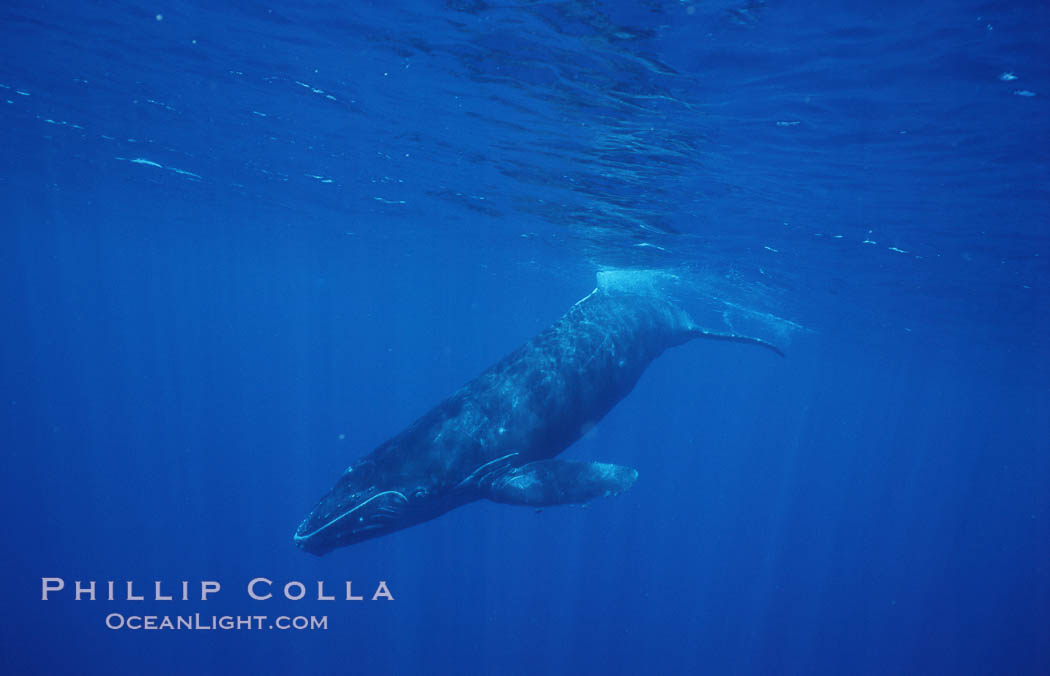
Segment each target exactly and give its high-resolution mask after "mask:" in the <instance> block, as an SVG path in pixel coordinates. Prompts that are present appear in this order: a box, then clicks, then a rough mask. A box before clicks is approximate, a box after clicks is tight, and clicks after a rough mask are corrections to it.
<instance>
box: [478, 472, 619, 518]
mask: <svg viewBox="0 0 1050 676" xmlns="http://www.w3.org/2000/svg"><path fill="white" fill-rule="evenodd" d="M637 478H638V472H637V471H636V470H634V469H631V468H630V467H623V466H622V465H610V464H608V463H604V462H569V461H566V460H538V461H536V462H530V463H528V464H527V465H522V466H521V467H515V468H512V469H509V470H507V471H506V472H503V473H501V474H500V475H498V476H496V477H494V478H493V479H492V480H491V481H490V482H488V485H487V486H486V487H485V488H484V496H485V497H486V498H488V499H489V500H492V501H493V502H503V503H506V504H510V505H531V506H533V507H540V506H546V505H571V504H582V503H584V502H588V501H590V500H592V499H594V498H600V497H604V496H610V495H619V494H620V493H623V492H624V491H626V490H627V489H628V488H630V487H631V486H632V485H634V482H635V480H636V479H637Z"/></svg>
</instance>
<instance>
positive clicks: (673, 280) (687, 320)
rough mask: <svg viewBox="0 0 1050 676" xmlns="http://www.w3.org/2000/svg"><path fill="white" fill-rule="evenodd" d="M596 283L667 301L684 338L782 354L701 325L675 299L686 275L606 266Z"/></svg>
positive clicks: (611, 291)
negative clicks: (739, 345) (676, 317)
mask: <svg viewBox="0 0 1050 676" xmlns="http://www.w3.org/2000/svg"><path fill="white" fill-rule="evenodd" d="M597 282H598V288H597V289H595V291H602V292H605V293H608V294H611V295H619V294H627V295H634V296H641V297H645V298H654V299H660V300H663V301H666V302H668V303H670V304H671V305H672V306H673V307H674V308H675V310H674V312H675V313H676V314H677V315H678V320H679V322H680V324H679V326H682V327H683V328H684V329H685V332H686V338H687V339H693V338H707V339H710V340H726V341H730V342H734V343H750V344H752V345H758V346H759V347H764V348H766V349H767V350H772V351H773V352H776V353H777V354H778V355H780V356H781V357H784V356H785V355H784V351H783V350H781V349H780V348H779V347H777V346H776V345H774V344H772V343H770V342H768V341H765V340H762V339H761V338H754V337H752V336H748V335H741V334H738V333H721V332H718V331H708V330H707V329H702V328H700V327H699V326H698V325H697V323H696V322H695V321H693V318H692V317H691V316H690V315H691V314H692V313H691V312H686V311H685V309H684V308H682V307H680V305H681V302H680V301H678V300H675V298H676V297H678V296H681V295H682V294H680V293H678V291H685V292H686V295H688V290H689V287H690V282H689V281H688V279H687V278H683V277H682V276H680V275H678V274H676V273H674V272H671V271H668V270H652V269H629V268H605V269H603V270H599V271H598V274H597ZM733 308H734V309H736V310H738V311H742V312H743V310H741V308H740V307H739V306H733ZM723 309H724V308H723ZM759 316H763V317H765V318H766V319H771V320H777V321H778V322H779V323H783V322H782V320H779V319H778V318H775V317H772V316H770V315H759ZM792 326H794V325H792Z"/></svg>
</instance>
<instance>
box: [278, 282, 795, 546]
mask: <svg viewBox="0 0 1050 676" xmlns="http://www.w3.org/2000/svg"><path fill="white" fill-rule="evenodd" d="M694 338H710V339H716V340H730V341H736V342H741V343H751V344H754V345H758V346H761V347H764V348H767V349H769V350H772V351H774V352H776V353H777V354H780V355H781V356H783V354H782V353H781V352H780V350H779V349H778V348H777V347H776V346H774V345H772V344H770V343H767V342H765V341H762V340H759V339H757V338H751V337H748V336H741V335H735V334H731V333H713V332H709V331H705V330H703V329H701V328H700V327H698V326H697V325H696V324H694V322H693V321H692V319H691V318H690V317H689V315H688V314H687V313H686V312H684V311H683V310H681V309H680V308H678V307H677V306H676V305H675V304H674V303H672V302H671V301H670V300H668V299H666V298H664V297H663V296H661V295H660V294H657V293H651V292H639V291H638V290H637V289H630V288H628V289H623V290H617V289H612V288H607V287H603V286H602V285H601V284H599V288H597V289H595V290H594V291H592V292H591V293H590V294H589V295H588V296H586V297H585V298H583V299H582V300H580V301H579V302H577V303H576V304H575V305H573V306H572V308H570V309H569V311H568V313H566V314H565V316H563V317H562V318H561V319H560V320H558V321H557V322H556V323H555V324H554V325H553V326H551V327H550V328H548V329H546V330H545V331H543V332H541V333H540V334H539V335H537V336H535V337H534V338H532V340H530V341H528V342H527V343H525V344H524V345H522V346H521V347H519V348H518V349H516V350H514V351H513V352H511V353H510V354H508V355H507V356H506V357H504V358H503V359H501V360H500V361H499V362H498V363H496V364H495V365H494V366H492V367H491V368H489V369H488V370H486V371H485V372H484V373H482V374H481V375H479V376H478V377H477V378H475V379H474V380H472V381H470V382H469V383H467V384H466V385H464V386H463V387H462V388H460V389H459V390H458V391H457V392H455V393H454V394H452V396H450V397H449V398H447V399H445V400H444V401H442V402H441V403H440V404H438V405H437V406H435V407H434V408H433V409H431V410H430V411H429V412H428V413H426V414H425V415H424V416H423V417H421V418H419V419H418V420H416V421H415V422H414V423H412V424H411V425H409V426H408V428H407V429H405V430H404V431H403V432H401V433H400V434H398V435H397V436H395V437H394V438H392V439H390V440H389V441H387V442H386V443H384V444H382V445H380V446H379V447H378V448H376V449H375V450H374V451H372V452H371V453H369V454H368V455H366V456H364V457H363V458H361V459H359V460H358V461H357V462H355V463H354V464H353V465H351V466H350V467H349V468H348V469H347V470H346V471H345V472H344V473H343V475H342V476H340V477H339V480H338V481H337V482H336V484H335V486H334V487H333V488H332V490H331V491H329V492H328V494H327V495H325V496H324V497H323V498H321V500H320V502H318V503H317V506H316V507H314V509H313V511H311V512H310V513H309V514H308V515H307V517H306V518H305V519H303V521H302V522H301V523H300V524H299V527H298V529H297V530H296V532H295V536H294V541H295V543H296V545H298V546H299V548H301V549H303V550H304V551H307V552H310V553H312V554H317V555H322V554H326V553H328V552H330V551H332V550H333V549H336V548H338V547H344V546H346V545H351V544H354V543H357V542H361V541H363V540H367V539H370V538H374V537H378V536H380V535H385V534H387V533H391V532H394V531H397V530H401V529H403V528H407V527H409V526H412V525H415V524H418V523H421V522H423V521H428V520H430V519H433V518H435V517H437V516H440V515H441V514H444V513H445V512H447V511H449V510H451V509H454V508H456V507H458V506H460V505H463V504H466V503H468V502H472V501H474V500H479V499H482V498H486V499H488V500H492V501H494V502H502V503H507V504H513V505H532V506H546V505H561V504H581V503H585V502H587V501H589V500H592V499H594V498H596V497H601V496H611V495H617V494H619V493H622V492H623V491H625V490H627V489H628V488H630V487H631V485H633V484H634V482H635V480H636V479H637V478H638V472H636V471H635V470H634V469H631V468H629V467H623V466H620V465H613V464H608V463H602V462H570V461H565V460H558V459H556V458H555V456H557V455H558V454H559V453H561V452H562V451H564V450H565V449H566V448H568V447H569V446H570V445H572V444H573V442H575V441H576V440H577V439H579V438H580V437H581V436H583V435H584V434H585V433H586V432H587V431H588V430H589V429H590V428H591V427H593V426H594V425H595V424H596V423H597V422H598V421H599V420H601V419H602V417H603V416H604V415H605V414H606V413H608V412H609V410H611V409H612V407H613V406H615V405H616V403H617V402H619V401H620V400H621V399H623V398H624V397H626V396H627V395H628V394H629V393H630V392H631V390H632V389H633V388H634V385H635V383H637V382H638V379H639V377H641V375H642V372H643V371H645V368H646V367H647V366H648V365H649V364H650V362H652V361H653V360H654V359H656V358H657V357H658V356H660V354H661V353H663V351H664V350H666V349H667V348H669V347H674V346H676V345H681V344H682V343H685V342H687V341H689V340H692V339H694Z"/></svg>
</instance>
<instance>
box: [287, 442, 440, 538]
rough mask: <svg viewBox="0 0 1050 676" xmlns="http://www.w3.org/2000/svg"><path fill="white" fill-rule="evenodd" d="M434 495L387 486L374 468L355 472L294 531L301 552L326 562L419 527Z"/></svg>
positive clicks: (361, 466) (364, 464) (365, 464)
mask: <svg viewBox="0 0 1050 676" xmlns="http://www.w3.org/2000/svg"><path fill="white" fill-rule="evenodd" d="M428 494H429V491H428V490H427V489H426V488H425V487H422V486H413V487H409V486H407V485H402V484H401V483H399V484H398V485H396V486H386V485H384V484H383V473H382V472H378V471H376V469H375V463H373V462H372V461H370V460H367V459H366V460H362V461H360V462H359V463H357V464H356V465H353V466H351V467H350V468H349V469H347V471H346V472H345V473H343V475H342V476H341V477H340V478H339V481H337V482H336V484H335V486H334V487H332V490H330V491H329V492H328V493H327V494H326V495H325V496H324V497H322V498H321V500H320V501H319V502H318V503H317V506H315V507H314V508H313V510H311V511H310V513H309V514H308V515H307V516H306V518H305V519H303V521H302V522H301V523H300V524H299V527H298V528H297V529H296V531H295V535H294V536H293V540H294V541H295V544H296V546H297V547H299V549H302V550H303V551H306V552H309V553H311V554H316V555H318V556H322V555H324V554H327V553H328V552H330V551H332V550H334V549H337V548H339V547H345V546H347V545H352V544H355V543H358V542H362V541H364V540H369V539H371V538H374V537H379V536H380V535H386V534H387V533H392V532H393V531H396V530H400V529H402V528H406V527H408V526H411V525H413V524H414V523H416V520H415V519H414V518H413V516H414V515H415V514H416V513H418V511H419V509H418V508H419V507H420V504H421V503H423V502H424V501H425V500H426V499H427V497H428Z"/></svg>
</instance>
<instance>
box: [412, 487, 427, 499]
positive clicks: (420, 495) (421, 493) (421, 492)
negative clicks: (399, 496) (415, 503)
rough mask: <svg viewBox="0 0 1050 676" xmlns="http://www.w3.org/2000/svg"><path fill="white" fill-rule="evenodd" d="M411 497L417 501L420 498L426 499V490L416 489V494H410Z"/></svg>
mask: <svg viewBox="0 0 1050 676" xmlns="http://www.w3.org/2000/svg"><path fill="white" fill-rule="evenodd" d="M412 497H413V498H416V499H417V500H418V499H420V498H425V497H427V489H425V488H417V489H416V492H415V493H413V494H412Z"/></svg>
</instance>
